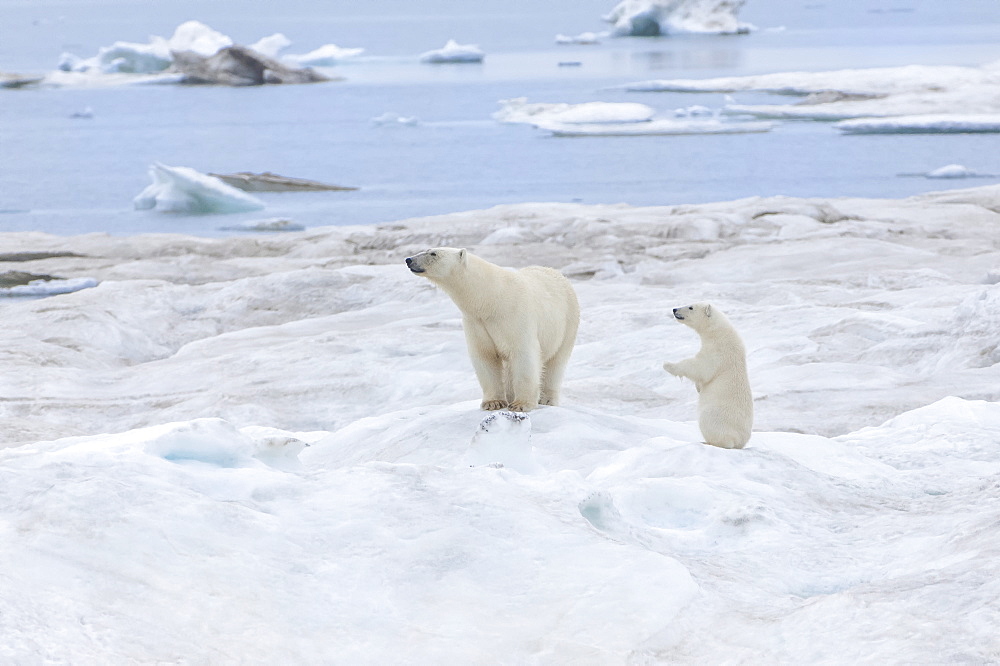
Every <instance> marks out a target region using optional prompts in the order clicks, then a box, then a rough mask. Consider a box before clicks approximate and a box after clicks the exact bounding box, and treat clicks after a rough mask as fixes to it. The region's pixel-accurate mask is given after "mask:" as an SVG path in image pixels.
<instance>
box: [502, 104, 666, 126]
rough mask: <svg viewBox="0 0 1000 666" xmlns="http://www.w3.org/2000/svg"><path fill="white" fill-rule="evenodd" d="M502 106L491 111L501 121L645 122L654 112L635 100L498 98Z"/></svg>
mask: <svg viewBox="0 0 1000 666" xmlns="http://www.w3.org/2000/svg"><path fill="white" fill-rule="evenodd" d="M500 104H501V105H502V108H501V109H500V110H499V111H497V112H495V113H494V114H493V118H494V120H497V121H498V122H501V123H524V124H528V125H539V124H541V123H559V124H572V123H619V124H620V123H644V122H648V121H649V120H651V119H652V118H653V115H654V114H655V113H656V111H655V110H654V109H653V108H652V107H650V106H647V105H645V104H639V103H636V102H584V103H582V104H567V103H562V102H559V103H548V102H528V98H527V97H516V98H513V99H503V100H500Z"/></svg>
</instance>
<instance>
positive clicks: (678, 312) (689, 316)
mask: <svg viewBox="0 0 1000 666" xmlns="http://www.w3.org/2000/svg"><path fill="white" fill-rule="evenodd" d="M720 314H721V313H720V312H719V311H718V310H713V309H712V304H711V303H695V304H694V305H685V306H684V307H682V308H674V319H676V320H677V321H679V322H681V323H682V324H687V325H688V326H690V327H691V328H693V329H695V330H696V331H697V330H700V329H703V328H707V327H708V326H711V325H712V323H713V317H714V318H718V316H719V315H720Z"/></svg>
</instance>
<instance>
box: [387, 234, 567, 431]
mask: <svg viewBox="0 0 1000 666" xmlns="http://www.w3.org/2000/svg"><path fill="white" fill-rule="evenodd" d="M406 264H407V266H409V268H410V270H411V271H413V272H414V273H417V274H418V275H422V276H423V277H426V278H427V279H428V280H430V281H431V282H433V283H434V284H436V285H438V286H439V287H441V288H442V289H444V291H445V292H446V293H447V294H448V295H449V296H450V297H451V299H452V300H453V301H454V302H455V305H457V306H458V309H459V310H461V311H462V325H463V328H464V329H465V339H466V342H467V343H468V346H469V356H470V357H471V359H472V365H473V367H474V368H475V370H476V376H477V377H478V378H479V384H480V385H481V386H482V387H483V403H482V408H483V409H486V410H497V409H511V410H514V411H521V412H526V411H529V410H531V409H534V408H535V407H537V406H538V405H539V404H542V405H557V404H559V387H560V385H561V384H562V378H563V372H564V371H565V369H566V363H567V362H568V361H569V356H570V354H571V353H572V351H573V344H574V342H575V341H576V330H577V327H578V326H579V324H580V305H579V303H578V302H577V299H576V293H575V292H574V291H573V287H572V285H571V284H570V283H569V280H567V279H566V278H565V277H564V276H563V275H562V273H560V272H559V271H557V270H555V269H552V268H545V267H542V266H528V267H527V268H522V269H521V270H518V271H515V270H509V269H506V268H501V267H500V266H497V265H495V264H491V263H490V262H488V261H486V260H485V259H481V258H479V257H477V256H475V255H474V254H472V253H470V252H468V251H466V250H464V249H458V248H453V247H438V248H433V249H430V250H427V251H425V252H421V253H420V254H417V255H414V256H413V257H410V258H408V259H407V260H406Z"/></svg>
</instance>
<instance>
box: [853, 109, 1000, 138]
mask: <svg viewBox="0 0 1000 666" xmlns="http://www.w3.org/2000/svg"><path fill="white" fill-rule="evenodd" d="M834 127H836V128H837V129H839V130H840V131H841V132H844V133H845V134H983V133H991V134H995V133H997V132H1000V113H995V114H978V115H968V114H958V113H951V114H931V113H929V114H925V115H919V116H891V117H888V118H855V119H852V120H842V121H840V122H838V123H836V124H835V125H834Z"/></svg>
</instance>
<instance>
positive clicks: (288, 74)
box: [171, 46, 331, 86]
mask: <svg viewBox="0 0 1000 666" xmlns="http://www.w3.org/2000/svg"><path fill="white" fill-rule="evenodd" d="M171 55H172V56H173V59H174V64H173V68H174V69H176V70H177V71H178V72H180V73H182V74H184V82H185V83H192V84H216V85H225V86H260V85H264V84H265V83H318V82H321V81H330V80H331V79H330V78H329V77H326V76H323V75H322V74H319V73H318V72H316V71H314V70H313V69H311V68H309V67H305V68H301V69H300V68H295V67H288V66H287V65H283V64H282V63H280V62H278V61H277V60H275V59H273V58H268V57H267V56H264V55H261V54H260V53H257V52H256V51H254V50H252V49H248V48H247V47H245V46H228V47H226V48H224V49H221V50H220V51H219V52H218V53H216V54H215V55H212V56H208V57H205V56H202V55H198V54H197V53H194V52H192V51H174V52H172V54H171Z"/></svg>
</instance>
